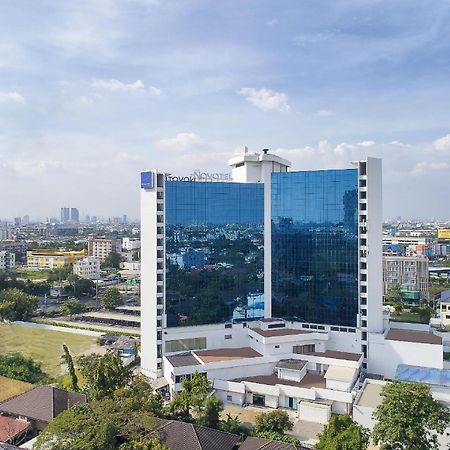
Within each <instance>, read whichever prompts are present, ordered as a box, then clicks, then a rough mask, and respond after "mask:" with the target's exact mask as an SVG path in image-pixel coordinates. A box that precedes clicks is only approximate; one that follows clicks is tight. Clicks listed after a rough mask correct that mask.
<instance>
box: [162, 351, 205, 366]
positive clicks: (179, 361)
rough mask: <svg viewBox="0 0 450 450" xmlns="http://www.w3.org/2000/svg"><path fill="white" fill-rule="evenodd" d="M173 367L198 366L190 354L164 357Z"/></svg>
mask: <svg viewBox="0 0 450 450" xmlns="http://www.w3.org/2000/svg"><path fill="white" fill-rule="evenodd" d="M166 358H167V360H168V361H169V362H170V364H172V366H173V367H185V366H199V365H200V362H199V360H198V359H197V358H196V357H195V356H194V355H193V354H192V353H190V352H189V353H180V354H178V355H171V356H166Z"/></svg>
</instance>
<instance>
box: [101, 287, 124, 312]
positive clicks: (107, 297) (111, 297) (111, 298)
mask: <svg viewBox="0 0 450 450" xmlns="http://www.w3.org/2000/svg"><path fill="white" fill-rule="evenodd" d="M101 302H102V306H103V307H104V308H107V309H114V308H117V307H118V306H121V305H123V295H122V294H121V293H120V291H119V289H117V288H109V289H107V290H106V291H105V293H104V294H103V295H102V298H101Z"/></svg>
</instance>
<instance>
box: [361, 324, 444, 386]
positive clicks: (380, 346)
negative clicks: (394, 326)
mask: <svg viewBox="0 0 450 450" xmlns="http://www.w3.org/2000/svg"><path fill="white" fill-rule="evenodd" d="M369 345H370V349H371V350H370V354H369V360H368V372H369V373H376V374H380V375H384V376H385V377H386V378H387V379H394V377H395V372H396V370H397V366H398V365H399V364H409V365H412V366H422V367H432V368H436V369H442V368H443V359H442V353H443V347H442V345H432V344H420V343H413V342H402V341H389V340H385V339H384V336H383V335H382V334H373V333H371V334H369Z"/></svg>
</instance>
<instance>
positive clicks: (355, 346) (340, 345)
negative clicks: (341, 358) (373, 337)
mask: <svg viewBox="0 0 450 450" xmlns="http://www.w3.org/2000/svg"><path fill="white" fill-rule="evenodd" d="M329 336H330V337H329V339H328V342H327V350H335V351H340V352H349V353H361V332H360V331H359V330H357V332H356V333H344V332H339V331H330V332H329Z"/></svg>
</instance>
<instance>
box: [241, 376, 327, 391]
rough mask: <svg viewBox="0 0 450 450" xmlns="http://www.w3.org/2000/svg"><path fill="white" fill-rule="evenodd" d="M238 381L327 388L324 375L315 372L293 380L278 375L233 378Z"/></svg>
mask: <svg viewBox="0 0 450 450" xmlns="http://www.w3.org/2000/svg"><path fill="white" fill-rule="evenodd" d="M232 381H234V382H236V383H241V382H242V381H247V382H249V383H258V384H267V385H269V386H276V385H277V384H283V385H285V386H295V387H301V388H306V389H308V388H312V387H316V388H326V381H325V378H324V376H323V375H319V374H315V373H307V374H306V375H305V376H304V377H303V378H302V380H301V381H291V380H284V379H281V378H278V377H277V376H276V375H260V376H256V377H247V378H236V379H234V380H232Z"/></svg>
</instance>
